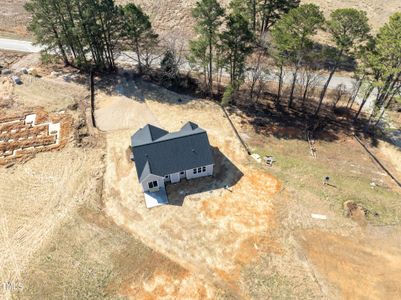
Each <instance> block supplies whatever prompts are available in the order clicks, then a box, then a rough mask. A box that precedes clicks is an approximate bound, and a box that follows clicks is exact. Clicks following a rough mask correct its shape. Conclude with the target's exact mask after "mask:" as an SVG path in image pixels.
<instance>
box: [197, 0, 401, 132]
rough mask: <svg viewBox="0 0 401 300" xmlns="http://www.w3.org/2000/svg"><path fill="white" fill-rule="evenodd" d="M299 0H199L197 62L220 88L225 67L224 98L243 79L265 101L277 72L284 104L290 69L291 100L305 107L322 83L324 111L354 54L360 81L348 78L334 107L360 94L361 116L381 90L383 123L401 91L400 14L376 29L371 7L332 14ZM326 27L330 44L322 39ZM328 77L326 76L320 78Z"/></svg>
mask: <svg viewBox="0 0 401 300" xmlns="http://www.w3.org/2000/svg"><path fill="white" fill-rule="evenodd" d="M299 2H300V1H294V0H284V1H275V0H271V1H269V0H248V1H242V0H232V1H231V3H230V5H229V7H228V9H227V11H226V10H225V9H224V8H222V7H221V5H220V4H219V2H218V1H217V0H200V1H198V2H197V3H196V6H195V7H194V9H193V11H192V14H193V17H194V18H195V19H196V26H195V31H196V33H197V34H198V36H197V38H196V39H195V40H193V41H191V42H190V51H191V56H190V62H192V63H193V64H195V65H197V66H200V67H201V68H203V73H204V74H205V76H204V78H205V85H206V87H207V89H208V92H209V94H210V95H213V88H214V87H213V83H216V84H217V86H219V85H220V81H221V74H222V70H225V71H226V72H227V73H228V74H229V77H230V84H229V86H227V87H226V89H225V92H224V95H223V102H229V101H230V100H231V99H232V96H233V94H235V92H236V91H238V89H239V88H240V86H241V85H242V84H243V83H244V82H246V83H248V84H249V99H250V101H258V99H259V97H260V95H261V93H262V92H263V91H264V90H265V89H266V82H267V81H268V75H269V74H271V73H273V74H274V75H276V77H277V81H278V84H277V90H276V91H275V93H274V94H275V95H276V96H275V100H276V104H277V105H281V102H282V99H283V90H284V86H285V85H286V84H285V81H284V78H285V76H287V77H288V75H289V76H290V84H289V93H288V94H289V95H288V96H287V99H288V101H287V103H288V104H287V105H288V107H289V108H292V107H293V106H294V101H300V102H301V106H302V108H305V106H307V105H306V101H307V100H308V99H309V98H312V95H313V94H314V93H315V92H316V90H318V93H317V94H318V95H317V97H316V98H317V107H316V108H315V110H314V115H315V116H317V115H318V114H319V113H320V110H321V108H322V104H323V102H324V100H325V99H326V98H327V93H328V91H329V86H330V84H331V82H332V79H333V77H334V76H335V74H336V72H337V71H338V70H339V69H342V68H343V67H345V65H346V61H349V60H350V59H352V60H354V61H355V64H356V67H355V71H354V77H355V82H356V83H355V85H354V87H353V90H352V91H347V90H346V89H345V87H344V86H342V85H340V86H338V87H337V88H336V89H335V91H333V92H334V97H333V98H334V99H333V101H334V103H333V108H335V107H336V105H337V104H338V101H339V100H340V99H341V98H343V97H345V96H347V97H348V104H347V106H348V107H352V106H353V105H354V103H355V100H356V99H357V97H359V98H360V99H361V103H360V106H359V108H358V110H357V112H356V114H355V116H354V119H355V120H356V119H358V117H359V116H360V113H361V111H362V109H363V107H364V105H365V104H366V102H367V100H368V99H369V98H370V97H372V96H373V93H375V94H374V98H375V109H374V110H373V112H372V114H371V115H370V118H369V122H373V120H374V119H375V118H376V121H375V124H377V123H378V122H379V120H380V119H381V117H382V116H383V114H384V111H385V110H386V109H387V108H388V107H389V106H390V105H391V104H392V103H393V102H394V101H395V100H396V99H399V97H400V89H401V77H400V74H401V73H400V71H401V13H396V14H394V15H393V16H392V17H391V18H390V20H389V22H388V23H386V24H385V25H384V26H383V27H382V28H381V29H380V30H379V32H378V33H377V34H376V35H373V34H372V33H371V28H370V26H369V23H368V21H369V20H368V18H367V15H366V12H364V11H361V10H357V9H353V8H345V9H337V10H335V11H333V12H332V13H331V14H330V16H329V18H328V19H326V18H325V17H324V15H323V12H322V11H321V9H320V8H319V7H318V6H317V5H314V4H304V5H300V3H299ZM321 33H324V36H325V37H326V41H325V42H327V39H328V42H329V44H330V47H328V46H321V45H319V44H318V43H316V37H317V36H318V35H320V34H321ZM271 61H273V64H272V63H271ZM323 71H325V73H326V74H327V75H326V76H323ZM322 79H324V82H320V81H321V80H322ZM287 85H288V84H287ZM319 90H320V91H319Z"/></svg>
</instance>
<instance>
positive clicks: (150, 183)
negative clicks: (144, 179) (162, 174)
mask: <svg viewBox="0 0 401 300" xmlns="http://www.w3.org/2000/svg"><path fill="white" fill-rule="evenodd" d="M148 186H149V188H150V189H153V188H156V187H157V186H158V184H157V181H153V182H148Z"/></svg>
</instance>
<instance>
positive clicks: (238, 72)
mask: <svg viewBox="0 0 401 300" xmlns="http://www.w3.org/2000/svg"><path fill="white" fill-rule="evenodd" d="M220 39H221V44H222V47H223V49H225V53H226V60H227V62H228V66H227V67H228V71H229V73H230V83H231V85H232V86H233V87H234V88H235V89H238V88H239V86H240V84H241V82H242V81H243V79H244V72H245V60H246V57H247V56H248V55H249V54H250V53H251V52H252V44H253V42H254V36H253V34H252V32H251V31H250V29H249V23H248V21H247V20H246V19H245V18H244V17H243V16H242V15H240V14H230V15H229V16H228V18H227V28H226V30H225V31H224V32H223V33H222V34H221V37H220Z"/></svg>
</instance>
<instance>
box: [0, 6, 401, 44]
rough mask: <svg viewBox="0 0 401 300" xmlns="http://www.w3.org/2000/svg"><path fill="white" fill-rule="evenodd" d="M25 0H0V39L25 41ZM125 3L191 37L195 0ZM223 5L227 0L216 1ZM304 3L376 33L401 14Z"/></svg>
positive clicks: (165, 31) (164, 28)
mask: <svg viewBox="0 0 401 300" xmlns="http://www.w3.org/2000/svg"><path fill="white" fill-rule="evenodd" d="M26 2H27V0H17V1H14V0H13V1H12V0H1V1H0V4H1V5H0V7H1V8H0V36H8V37H16V38H18V37H20V38H27V37H28V36H29V34H27V30H26V24H27V21H28V19H29V15H28V14H27V13H26V12H25V11H24V9H23V5H24V4H25V3H26ZM117 2H118V3H121V4H125V3H129V2H134V3H135V4H139V5H141V6H142V7H143V9H144V10H145V12H147V13H148V14H149V15H150V16H151V19H152V23H153V26H154V27H155V29H156V31H157V32H159V33H160V34H161V35H162V36H163V37H166V38H173V37H177V34H179V35H180V37H181V38H184V39H188V38H190V37H192V36H193V34H194V33H193V31H192V30H191V28H192V25H193V24H194V21H193V19H192V17H191V9H192V7H193V5H194V3H195V2H196V0H189V1H188V0H174V1H171V0H157V1H156V0H152V1H147V0H117ZM220 2H221V3H222V4H223V5H224V6H227V4H228V3H229V1H228V0H221V1H220ZM303 2H304V3H314V4H317V5H320V6H321V8H322V9H323V11H324V12H325V14H326V15H329V14H330V12H331V11H333V10H334V9H336V8H344V7H354V8H357V9H363V10H365V11H366V12H367V14H368V17H369V19H370V23H371V25H372V27H373V28H374V29H375V30H377V29H378V28H379V27H380V26H382V25H383V24H384V23H385V22H386V21H387V20H388V17H389V16H390V15H392V14H393V13H395V12H396V11H401V3H400V1H398V0H388V1H385V2H384V3H383V2H382V1H376V0H362V1H358V0H331V1H322V0H303Z"/></svg>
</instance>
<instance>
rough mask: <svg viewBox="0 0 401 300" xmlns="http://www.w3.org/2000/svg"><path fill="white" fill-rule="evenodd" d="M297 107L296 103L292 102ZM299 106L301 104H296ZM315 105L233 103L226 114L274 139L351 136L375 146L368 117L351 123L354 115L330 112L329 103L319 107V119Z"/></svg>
mask: <svg viewBox="0 0 401 300" xmlns="http://www.w3.org/2000/svg"><path fill="white" fill-rule="evenodd" d="M294 102H295V103H297V101H294ZM298 103H300V101H298ZM317 104H318V103H317V101H314V100H308V104H307V107H301V106H300V105H294V107H293V108H291V109H289V108H288V107H287V103H286V101H285V100H283V101H282V102H281V105H279V106H277V105H276V104H275V102H274V101H273V100H270V101H265V102H264V103H256V104H254V105H249V104H246V103H236V106H235V107H229V108H228V109H227V110H228V111H229V112H230V113H231V114H235V115H237V116H239V117H241V116H246V119H243V120H242V121H241V122H242V123H247V124H248V125H251V126H252V127H253V129H254V131H255V132H256V133H258V134H262V135H264V136H273V137H275V138H278V139H284V140H294V139H295V140H306V141H307V140H308V135H309V138H311V139H313V140H321V141H325V142H335V141H338V140H340V139H341V138H342V137H344V136H348V137H352V136H353V135H354V134H358V136H360V137H362V138H364V139H365V140H369V141H370V143H371V145H372V146H375V145H376V146H377V144H378V140H377V138H376V136H375V135H373V134H372V133H371V132H368V131H366V128H365V124H366V122H367V116H366V115H364V114H362V115H361V117H360V119H359V120H358V121H357V122H354V121H353V117H354V115H355V113H356V112H355V111H354V110H351V109H348V108H346V107H339V108H337V109H336V110H335V111H333V106H332V103H330V102H329V101H326V102H324V103H323V104H322V107H321V111H320V113H319V116H318V117H316V116H314V112H315V110H316V108H317Z"/></svg>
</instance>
